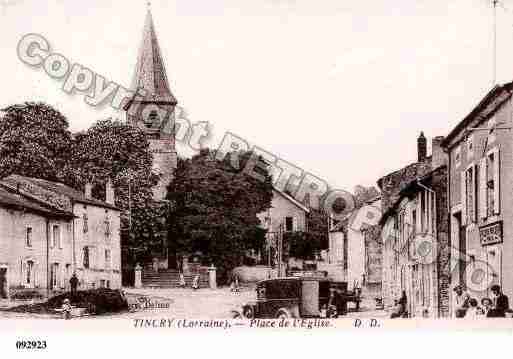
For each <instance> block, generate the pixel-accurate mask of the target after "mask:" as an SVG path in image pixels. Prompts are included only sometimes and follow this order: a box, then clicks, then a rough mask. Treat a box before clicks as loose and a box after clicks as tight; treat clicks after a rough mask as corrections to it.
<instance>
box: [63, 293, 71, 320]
mask: <svg viewBox="0 0 513 359" xmlns="http://www.w3.org/2000/svg"><path fill="white" fill-rule="evenodd" d="M61 310H62V314H63V315H64V319H71V303H70V301H69V299H68V298H66V299H64V300H63V302H62V307H61Z"/></svg>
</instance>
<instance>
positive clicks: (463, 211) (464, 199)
mask: <svg viewBox="0 0 513 359" xmlns="http://www.w3.org/2000/svg"><path fill="white" fill-rule="evenodd" d="M466 173H467V172H466V171H461V172H460V177H461V179H460V182H461V183H460V191H461V224H462V225H465V224H467V191H466V185H467V182H466V180H465V179H466Z"/></svg>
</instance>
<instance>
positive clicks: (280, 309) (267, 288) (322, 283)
mask: <svg viewBox="0 0 513 359" xmlns="http://www.w3.org/2000/svg"><path fill="white" fill-rule="evenodd" d="M330 288H338V289H339V290H340V292H341V298H343V306H345V310H344V308H342V310H341V311H342V312H344V311H347V301H348V300H350V298H349V297H348V294H349V295H351V293H348V292H347V283H345V282H332V281H330V280H328V279H326V278H311V277H286V278H276V279H268V280H264V281H261V282H259V283H258V284H257V287H256V292H257V299H256V302H254V303H248V304H245V305H243V306H242V309H241V310H240V311H234V313H233V316H234V318H247V319H253V318H309V317H310V318H312V317H321V316H323V315H324V313H323V308H324V309H325V308H327V305H328V301H329V297H330Z"/></svg>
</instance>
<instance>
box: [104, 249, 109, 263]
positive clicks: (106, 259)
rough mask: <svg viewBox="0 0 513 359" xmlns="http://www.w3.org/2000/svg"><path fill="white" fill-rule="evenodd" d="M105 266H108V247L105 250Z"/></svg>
mask: <svg viewBox="0 0 513 359" xmlns="http://www.w3.org/2000/svg"><path fill="white" fill-rule="evenodd" d="M105 267H106V268H110V249H106V250H105Z"/></svg>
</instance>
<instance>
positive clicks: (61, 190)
mask: <svg viewBox="0 0 513 359" xmlns="http://www.w3.org/2000/svg"><path fill="white" fill-rule="evenodd" d="M1 182H3V183H4V184H6V185H8V186H10V187H11V188H16V186H17V183H18V182H29V183H31V184H33V185H36V186H38V187H40V188H43V189H45V190H47V191H50V192H54V193H57V194H59V195H63V196H66V197H68V198H69V199H71V200H73V201H75V202H80V203H84V204H91V205H94V206H98V207H104V208H110V209H115V210H119V209H118V208H117V207H116V206H113V205H110V204H108V203H106V202H104V201H100V200H98V199H94V198H87V197H86V196H85V195H84V193H83V192H81V191H77V190H75V189H74V188H71V187H69V186H66V185H65V184H63V183H60V182H52V181H47V180H43V179H40V178H33V177H25V176H20V175H16V174H14V175H10V176H9V177H6V178H4V179H3V180H2V181H1Z"/></svg>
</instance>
